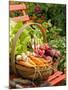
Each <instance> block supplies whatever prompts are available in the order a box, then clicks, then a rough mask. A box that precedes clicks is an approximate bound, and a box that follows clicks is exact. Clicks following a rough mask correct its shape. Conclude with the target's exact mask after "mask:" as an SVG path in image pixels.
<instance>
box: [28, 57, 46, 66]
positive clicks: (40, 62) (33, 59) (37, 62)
mask: <svg viewBox="0 0 68 90" xmlns="http://www.w3.org/2000/svg"><path fill="white" fill-rule="evenodd" d="M29 57H30V58H31V60H32V61H33V62H35V64H36V65H44V62H43V61H42V60H41V59H39V58H37V57H34V56H29Z"/></svg>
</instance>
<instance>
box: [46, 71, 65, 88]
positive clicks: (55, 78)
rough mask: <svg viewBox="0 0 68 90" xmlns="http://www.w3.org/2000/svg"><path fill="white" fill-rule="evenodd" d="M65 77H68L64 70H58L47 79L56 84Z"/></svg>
mask: <svg viewBox="0 0 68 90" xmlns="http://www.w3.org/2000/svg"><path fill="white" fill-rule="evenodd" d="M65 79H66V74H63V72H61V71H57V72H55V73H54V74H53V75H51V76H50V77H49V78H48V80H47V81H48V82H49V83H50V85H51V86H54V85H57V84H58V83H60V82H61V81H63V80H65Z"/></svg>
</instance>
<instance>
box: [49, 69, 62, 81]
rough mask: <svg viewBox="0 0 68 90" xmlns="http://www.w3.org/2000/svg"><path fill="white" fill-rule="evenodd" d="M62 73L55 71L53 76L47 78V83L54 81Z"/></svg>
mask: <svg viewBox="0 0 68 90" xmlns="http://www.w3.org/2000/svg"><path fill="white" fill-rule="evenodd" d="M61 74H62V72H60V71H57V72H56V73H55V74H53V75H51V76H50V77H49V78H48V81H51V80H53V79H55V78H56V77H58V76H59V75H61Z"/></svg>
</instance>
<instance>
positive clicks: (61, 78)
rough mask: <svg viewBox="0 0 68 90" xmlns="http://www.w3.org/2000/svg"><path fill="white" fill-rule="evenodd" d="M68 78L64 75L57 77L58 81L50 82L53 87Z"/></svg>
mask: <svg viewBox="0 0 68 90" xmlns="http://www.w3.org/2000/svg"><path fill="white" fill-rule="evenodd" d="M65 78H66V75H65V74H63V75H60V76H59V77H57V78H56V79H54V80H52V81H51V82H50V84H51V85H52V86H53V85H56V84H58V83H59V82H61V81H63V80H64V79H65Z"/></svg>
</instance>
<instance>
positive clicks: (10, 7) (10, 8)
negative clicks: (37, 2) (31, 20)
mask: <svg viewBox="0 0 68 90" xmlns="http://www.w3.org/2000/svg"><path fill="white" fill-rule="evenodd" d="M25 9H26V5H25V4H20V5H10V6H9V10H10V11H16V10H25Z"/></svg>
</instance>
